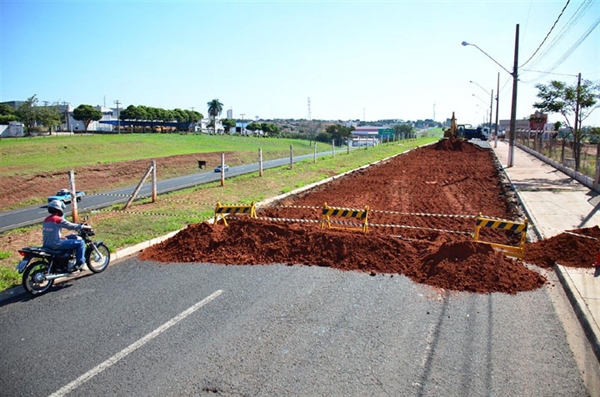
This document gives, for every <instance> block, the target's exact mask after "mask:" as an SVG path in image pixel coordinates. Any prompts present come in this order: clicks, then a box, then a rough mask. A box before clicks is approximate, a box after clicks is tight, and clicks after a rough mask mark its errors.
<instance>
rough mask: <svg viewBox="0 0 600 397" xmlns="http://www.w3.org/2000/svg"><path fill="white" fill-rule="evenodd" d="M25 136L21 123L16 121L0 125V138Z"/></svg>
mask: <svg viewBox="0 0 600 397" xmlns="http://www.w3.org/2000/svg"><path fill="white" fill-rule="evenodd" d="M17 136H25V133H24V132H23V123H21V122H18V121H11V122H9V123H8V124H0V137H2V138H7V137H17Z"/></svg>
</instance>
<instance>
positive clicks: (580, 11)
mask: <svg viewBox="0 0 600 397" xmlns="http://www.w3.org/2000/svg"><path fill="white" fill-rule="evenodd" d="M593 3H594V0H586V1H585V2H583V3H582V4H581V5H580V6H579V8H577V10H576V11H575V13H574V14H573V15H572V16H571V18H569V20H568V21H567V23H566V24H565V26H563V28H562V29H561V30H560V31H559V32H558V34H557V35H556V37H555V38H554V39H552V41H551V42H550V43H549V44H548V45H547V46H546V49H545V50H544V51H542V52H541V53H540V55H539V56H538V57H537V58H536V59H535V60H534V61H533V63H532V65H531V66H534V65H535V64H537V63H539V62H540V61H541V60H542V59H544V58H545V57H546V56H547V55H548V54H549V53H550V52H551V51H552V50H553V49H555V48H557V46H558V44H559V43H560V42H561V41H562V40H563V39H564V38H565V37H567V34H568V33H569V32H570V31H571V30H572V29H573V28H574V27H575V26H576V25H577V23H578V22H579V20H580V19H581V18H583V17H584V16H585V15H586V13H587V10H588V9H589V8H590V7H591V6H592V4H593Z"/></svg>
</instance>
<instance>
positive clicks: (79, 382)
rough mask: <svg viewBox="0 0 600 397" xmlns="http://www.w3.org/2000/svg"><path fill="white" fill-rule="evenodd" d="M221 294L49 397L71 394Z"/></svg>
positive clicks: (203, 302)
mask: <svg viewBox="0 0 600 397" xmlns="http://www.w3.org/2000/svg"><path fill="white" fill-rule="evenodd" d="M222 293H223V291H222V290H218V291H215V292H213V293H212V295H209V296H207V297H206V298H204V299H202V300H201V301H200V302H198V303H196V304H195V305H194V306H192V307H190V308H189V309H187V310H185V311H183V312H181V313H180V314H179V315H177V316H176V317H174V318H172V319H171V320H169V321H167V322H166V323H164V324H163V325H161V326H160V327H158V328H157V329H155V330H154V331H152V332H150V333H149V334H148V335H146V336H144V337H143V338H142V339H139V340H138V341H137V342H134V343H133V344H131V345H129V346H128V347H126V348H125V349H123V350H121V351H120V352H119V353H117V354H115V355H114V356H112V357H111V358H109V359H108V360H106V361H104V362H103V363H102V364H99V365H97V366H96V367H94V368H92V369H91V370H89V371H88V372H86V373H85V374H83V375H81V376H80V377H79V378H77V379H75V380H74V381H73V382H71V383H69V384H68V385H66V386H63V387H62V388H61V389H60V390H58V391H56V392H54V393H52V394H51V395H50V397H58V396H64V395H65V394H67V393H69V392H71V391H72V390H74V389H75V388H77V387H79V386H81V385H82V384H83V383H85V382H86V381H88V380H89V379H91V378H93V377H94V376H96V375H98V374H99V373H100V372H102V371H104V370H105V369H107V368H108V367H110V366H111V365H113V364H115V363H116V362H118V361H119V360H120V359H122V358H123V357H126V356H127V355H129V354H130V353H133V352H134V351H135V350H137V349H138V348H140V347H142V346H143V345H145V344H146V343H148V342H150V341H151V340H152V339H154V338H156V337H157V336H158V335H160V334H161V333H163V332H165V331H166V330H168V329H169V328H171V327H172V326H174V325H175V324H177V323H178V322H180V321H181V320H183V319H184V318H186V317H187V316H189V315H190V314H192V313H194V312H195V311H196V310H198V309H200V308H201V307H202V306H204V305H206V304H207V303H209V302H210V301H212V300H213V299H215V298H216V297H218V296H219V295H221V294H222Z"/></svg>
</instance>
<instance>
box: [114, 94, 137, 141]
mask: <svg viewBox="0 0 600 397" xmlns="http://www.w3.org/2000/svg"><path fill="white" fill-rule="evenodd" d="M115 103H116V104H117V134H120V133H121V117H120V115H119V105H120V104H121V102H119V100H118V99H117V100H116V101H115ZM131 132H133V131H131Z"/></svg>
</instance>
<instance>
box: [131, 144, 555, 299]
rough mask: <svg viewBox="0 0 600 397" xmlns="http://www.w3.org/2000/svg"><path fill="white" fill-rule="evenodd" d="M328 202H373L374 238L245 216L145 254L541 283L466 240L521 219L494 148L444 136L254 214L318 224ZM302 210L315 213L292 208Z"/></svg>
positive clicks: (195, 228) (488, 286)
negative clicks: (491, 221)
mask: <svg viewBox="0 0 600 397" xmlns="http://www.w3.org/2000/svg"><path fill="white" fill-rule="evenodd" d="M325 202H326V203H327V204H328V205H330V206H335V207H343V208H364V207H365V206H366V205H368V206H369V207H370V209H371V211H370V212H369V224H370V226H369V233H368V234H366V235H365V234H362V233H358V232H350V231H345V230H334V229H320V225H319V224H318V223H298V222H276V221H274V220H272V219H271V220H264V219H258V220H251V219H249V218H247V217H239V218H238V219H231V220H230V221H229V224H230V226H228V227H225V226H223V225H222V224H218V225H210V224H208V223H201V224H196V225H190V226H189V227H187V228H186V229H184V230H182V231H181V232H179V233H178V234H177V235H175V236H174V237H172V238H171V239H169V240H167V241H165V242H163V243H161V244H158V245H155V246H153V247H150V248H148V249H146V250H145V251H144V252H142V254H141V255H140V258H141V259H143V260H154V261H161V262H167V263H169V262H170V263H172V262H211V263H220V264H227V265H254V264H265V265H267V264H288V265H294V264H301V265H307V266H313V265H314V266H327V267H332V268H336V269H340V270H353V271H361V272H367V273H370V274H371V275H376V274H391V275H394V274H403V275H405V276H407V277H409V278H411V279H412V280H414V281H415V282H418V283H424V284H428V285H431V286H434V287H439V288H444V289H450V290H456V291H470V292H478V293H491V292H504V293H509V294H514V293H517V292H519V291H529V290H533V289H536V288H539V287H540V286H542V285H543V284H544V283H545V279H544V277H543V276H541V275H540V274H539V273H537V272H535V271H533V270H530V269H529V268H527V267H526V266H524V265H523V263H521V262H520V261H517V260H513V259H509V258H507V257H506V256H504V255H503V254H501V253H499V252H497V251H495V250H494V249H492V248H491V246H489V245H487V244H481V243H476V242H473V240H472V237H471V236H470V234H471V233H472V232H473V231H474V227H475V216H476V215H477V214H478V213H482V214H483V215H485V216H492V217H497V218H503V219H513V220H517V218H518V216H519V214H520V212H519V210H518V208H517V207H516V206H515V205H514V203H515V201H514V196H513V195H512V194H511V193H510V192H509V191H508V189H507V188H506V184H505V183H502V181H501V175H500V173H499V169H498V166H497V164H495V162H494V157H493V153H492V152H491V151H490V150H488V149H482V148H480V147H478V146H476V145H473V144H470V143H467V142H464V141H460V140H441V141H439V142H438V143H437V144H434V145H430V146H427V147H422V148H419V149H416V150H413V151H411V152H409V153H406V154H404V155H401V156H396V157H394V158H392V159H389V160H387V161H385V162H381V163H379V164H376V165H373V166H370V167H368V168H365V169H362V170H359V171H356V172H354V173H352V174H350V175H348V176H345V177H343V178H339V179H337V180H335V181H333V182H331V183H328V184H327V185H324V186H321V187H319V188H316V189H313V190H311V191H310V192H307V193H304V194H302V195H301V196H296V197H290V198H286V199H285V200H283V201H282V202H279V203H278V204H277V205H276V206H274V207H270V208H265V209H261V210H260V211H259V213H258V215H259V217H260V218H293V219H304V220H312V221H316V220H319V219H320V209H319V208H322V206H323V204H324V203H325ZM289 206H295V207H294V208H289ZM300 206H302V207H307V206H308V207H314V208H296V207H300ZM390 211H391V212H394V213H390ZM423 214H444V215H460V216H431V215H428V216H425V215H423ZM351 220H352V219H351ZM392 224H393V225H395V227H390V226H389V225H392ZM384 225H388V226H384ZM481 236H482V240H485V241H492V242H498V243H504V244H511V245H516V244H517V243H518V235H514V234H512V233H511V232H504V231H498V230H496V229H482V233H481Z"/></svg>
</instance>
